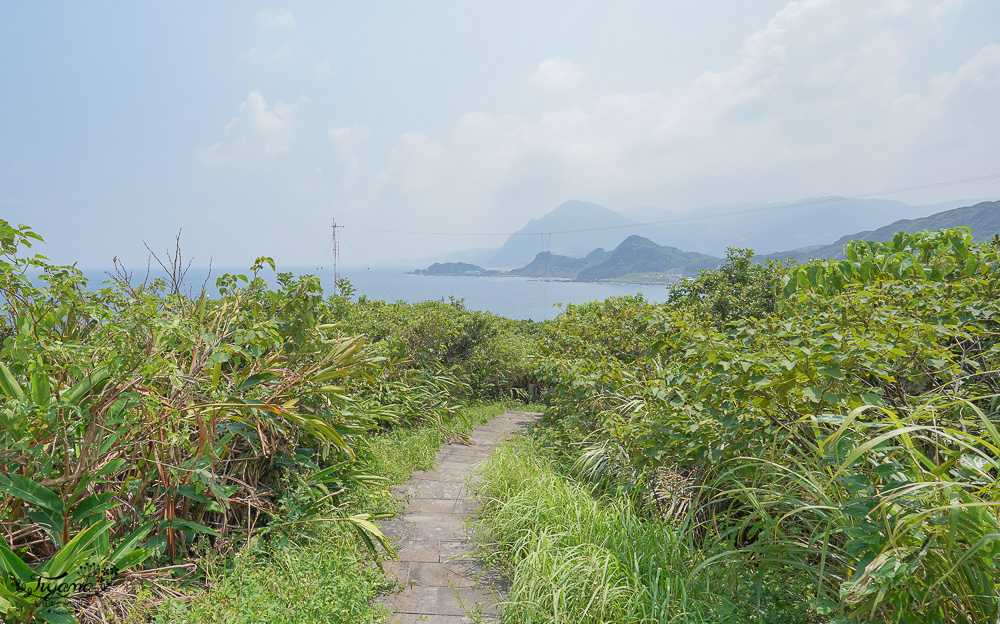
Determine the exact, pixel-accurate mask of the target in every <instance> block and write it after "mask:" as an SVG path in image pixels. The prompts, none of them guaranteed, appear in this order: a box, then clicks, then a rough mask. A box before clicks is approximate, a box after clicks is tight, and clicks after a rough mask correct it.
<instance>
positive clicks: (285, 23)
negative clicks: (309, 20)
mask: <svg viewBox="0 0 1000 624" xmlns="http://www.w3.org/2000/svg"><path fill="white" fill-rule="evenodd" d="M257 24H258V25H260V27H261V28H267V29H274V30H292V29H294V28H295V16H294V15H292V12H291V11H289V10H288V9H281V10H280V11H271V10H270V9H265V10H263V11H261V12H260V13H258V14H257Z"/></svg>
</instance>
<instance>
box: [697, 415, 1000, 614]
mask: <svg viewBox="0 0 1000 624" xmlns="http://www.w3.org/2000/svg"><path fill="white" fill-rule="evenodd" d="M941 410H952V411H959V410H961V411H964V412H965V413H966V414H967V415H968V416H969V419H968V420H967V421H966V422H965V424H964V427H963V428H964V429H966V430H976V431H978V432H980V434H981V435H978V436H977V435H973V434H972V433H969V432H967V431H965V430H963V429H955V428H949V427H944V426H935V425H933V424H927V423H929V422H933V421H932V418H931V416H932V415H933V414H934V413H938V414H940V411H941ZM866 411H872V412H874V413H875V415H866V414H865V412H866ZM862 420H864V422H862ZM827 424H828V423H827ZM806 427H807V428H809V429H812V430H813V431H812V432H811V433H812V435H803V436H798V437H796V438H794V440H795V441H794V442H793V443H791V444H787V445H784V446H783V447H782V448H781V449H780V450H779V449H774V452H773V453H772V456H771V458H761V457H740V458H734V459H732V460H729V461H727V462H725V463H723V464H722V465H720V466H719V467H718V468H717V469H716V470H715V471H714V473H713V474H710V475H709V477H708V479H707V481H706V488H705V491H706V492H707V493H708V495H706V497H705V499H704V505H703V507H702V510H710V509H712V508H714V510H715V515H714V519H713V520H714V526H717V527H720V528H721V530H720V531H718V532H716V533H714V534H713V538H714V539H717V540H718V541H719V542H721V543H723V544H727V545H729V546H730V548H729V549H727V550H725V551H724V552H722V553H719V554H717V555H715V556H714V557H711V558H709V559H708V560H706V561H705V562H704V563H703V564H702V566H709V565H711V564H713V563H714V562H716V561H726V562H727V565H732V564H733V563H734V562H739V563H741V564H742V565H743V566H745V567H747V568H753V569H756V570H763V569H771V570H774V569H791V570H796V571H797V574H798V575H800V576H802V577H805V578H812V579H813V588H812V590H811V592H810V593H811V594H812V597H813V600H812V603H813V607H814V609H815V610H816V611H817V612H818V613H820V614H824V613H844V614H847V615H848V617H850V618H852V619H856V620H857V621H880V622H897V623H900V624H909V623H913V624H916V623H917V622H949V623H951V622H962V623H976V622H996V621H997V619H998V615H1000V614H998V604H1000V603H998V599H997V588H996V583H997V564H996V557H997V555H1000V519H998V516H1000V488H998V485H997V471H998V468H1000V433H998V432H997V429H996V427H995V426H994V425H993V423H992V422H991V421H990V419H989V418H988V417H987V415H986V414H984V413H983V412H982V411H981V410H979V409H978V408H976V407H975V406H974V405H973V404H972V403H970V402H959V403H957V404H954V403H953V404H951V405H949V404H942V403H941V402H934V403H930V404H925V405H922V406H919V407H916V408H914V409H912V410H910V411H902V410H889V409H885V408H883V409H881V410H875V409H873V408H865V407H862V408H858V409H855V410H854V411H852V412H851V413H850V414H849V415H848V416H847V417H846V418H845V419H843V421H842V422H841V423H839V427H837V428H836V429H835V430H833V431H832V432H831V431H829V430H827V432H825V433H824V432H823V429H822V428H821V427H820V426H819V425H818V424H817V423H812V424H811V425H806ZM703 515H705V516H707V515H709V514H708V513H705V514H703Z"/></svg>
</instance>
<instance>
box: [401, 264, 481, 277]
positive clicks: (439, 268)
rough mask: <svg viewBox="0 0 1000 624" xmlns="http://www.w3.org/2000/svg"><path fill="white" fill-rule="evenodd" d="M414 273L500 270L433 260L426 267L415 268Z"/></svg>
mask: <svg viewBox="0 0 1000 624" xmlns="http://www.w3.org/2000/svg"><path fill="white" fill-rule="evenodd" d="M413 273H415V274H416V275H472V276H475V275H498V274H499V273H500V271H497V270H495V269H484V268H483V267H481V266H478V265H475V264H469V263H468V262H435V263H434V264H432V265H431V266H429V267H428V268H426V269H416V270H414V271H413Z"/></svg>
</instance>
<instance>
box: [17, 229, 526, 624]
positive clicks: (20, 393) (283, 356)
mask: <svg viewBox="0 0 1000 624" xmlns="http://www.w3.org/2000/svg"><path fill="white" fill-rule="evenodd" d="M37 240H40V238H39V236H38V235H37V234H35V233H34V232H33V231H32V230H31V229H29V228H28V227H26V226H18V227H13V226H11V225H10V224H8V223H6V222H4V221H0V319H2V320H0V339H2V348H0V392H2V395H3V403H2V407H0V464H2V465H3V471H2V474H0V573H2V580H0V614H2V618H3V620H4V621H5V622H6V621H10V622H28V621H34V620H36V619H37V620H42V621H48V622H67V621H72V619H73V612H74V610H75V611H76V613H78V614H79V613H83V612H88V613H90V612H94V613H99V614H110V613H116V612H117V613H119V615H121V614H122V613H124V612H127V609H125V610H124V611H123V610H122V609H121V608H119V607H118V606H117V603H116V602H115V601H114V600H111V599H109V596H115V595H117V596H118V597H124V598H127V599H135V598H136V596H137V595H138V594H144V595H146V598H148V599H149V600H152V602H153V603H155V602H156V598H157V597H161V598H172V597H176V596H177V595H179V594H178V593H177V591H178V590H177V589H176V583H172V580H173V579H174V578H176V577H177V576H181V575H183V574H184V573H189V572H192V571H194V570H195V569H196V568H197V569H198V570H199V571H200V572H204V569H205V568H204V567H197V566H196V565H195V564H193V563H191V561H192V557H193V556H194V555H196V554H198V553H204V552H206V549H207V551H209V552H215V553H228V552H229V551H230V550H231V549H232V548H233V547H234V546H235V545H239V544H245V545H247V546H249V545H251V544H256V543H257V541H256V540H257V538H258V537H259V538H261V539H264V538H265V537H267V536H268V535H269V533H270V534H271V537H273V539H279V538H280V536H281V535H284V534H285V533H287V532H283V531H284V530H283V529H281V530H279V529H278V527H280V526H285V524H287V522H290V521H292V522H293V524H295V523H299V524H298V526H299V527H300V528H301V527H302V526H311V525H310V524H309V523H310V522H312V521H313V520H317V519H319V518H326V519H329V520H330V522H329V523H320V524H325V525H326V526H327V527H328V528H326V529H324V530H325V531H327V534H326V538H325V539H326V541H327V543H329V542H331V541H332V542H340V541H343V540H342V539H341V537H343V535H348V536H350V539H351V541H350V543H351V544H355V545H357V544H360V545H362V546H366V547H367V548H368V549H369V550H370V551H372V552H374V551H376V550H377V549H380V548H381V549H386V550H388V551H390V552H391V546H390V545H389V544H388V542H387V541H386V540H384V539H383V538H382V536H381V534H380V533H379V532H378V530H377V528H376V527H375V525H374V524H372V522H371V520H372V519H373V517H372V515H371V514H370V512H369V511H364V509H376V510H377V509H378V508H379V505H372V504H367V505H361V504H360V503H359V502H358V501H359V498H358V497H359V496H360V497H363V496H364V495H365V494H364V493H365V492H367V491H368V490H366V489H365V488H366V487H369V486H370V485H371V484H373V483H378V482H383V481H385V477H386V476H387V475H385V474H384V471H376V472H375V473H374V474H373V473H371V472H369V471H368V470H366V466H368V467H370V465H371V463H372V461H374V460H373V459H372V455H371V452H370V450H371V448H372V445H373V444H375V443H376V441H377V440H378V439H379V438H378V434H380V433H382V432H386V431H390V430H395V429H398V428H400V427H405V426H407V425H410V424H413V423H419V422H425V423H427V422H429V423H431V424H433V425H434V427H433V429H434V430H435V431H439V432H440V433H441V435H442V436H445V437H447V436H452V437H454V436H461V435H463V434H462V432H461V428H462V423H461V420H460V419H456V416H457V415H459V414H460V412H459V406H460V405H462V404H470V403H473V402H476V401H480V400H485V399H497V398H503V397H510V396H511V393H512V392H513V391H514V390H515V389H516V387H517V386H518V385H519V384H523V383H524V382H526V381H527V379H528V376H529V371H528V369H527V364H526V360H527V356H528V355H529V353H530V352H531V350H532V349H533V346H532V345H533V340H532V339H531V333H532V332H533V331H534V328H533V324H531V323H521V322H515V321H510V320H507V319H503V318H499V317H495V316H493V315H490V314H487V313H483V312H475V311H470V310H466V309H465V308H464V307H463V306H462V305H461V302H459V301H451V302H444V301H437V302H433V301H432V302H425V303H421V304H413V305H410V304H386V303H384V302H379V301H368V300H366V299H364V298H361V299H360V300H358V301H352V294H353V293H352V292H351V288H350V284H347V283H343V284H341V293H340V294H338V295H336V296H332V297H324V296H323V293H322V291H321V289H320V286H319V280H318V278H316V277H312V276H303V277H298V278H296V277H293V276H292V275H291V274H286V273H279V274H277V276H276V277H275V278H274V280H275V283H276V287H274V288H273V289H272V288H271V287H269V285H268V283H267V282H266V281H265V280H264V279H263V277H262V274H263V273H264V272H265V271H268V270H273V269H274V265H273V262H272V261H271V260H270V259H268V258H260V259H258V261H257V262H256V263H255V264H254V265H253V267H252V268H251V273H249V274H248V275H229V274H227V275H223V276H222V277H220V278H218V280H217V282H216V285H217V290H218V294H217V295H211V296H210V295H209V294H208V293H207V292H205V291H204V290H202V291H201V292H196V293H194V294H193V295H192V294H190V293H188V292H185V288H186V287H185V285H184V283H183V281H182V278H183V266H182V265H181V263H180V256H179V252H178V254H177V256H175V258H174V259H173V262H172V263H168V264H169V265H170V266H166V267H165V268H166V269H167V270H168V271H167V272H168V277H167V279H164V280H155V281H143V282H141V283H139V282H137V281H136V280H133V279H132V278H131V276H130V275H128V274H127V273H126V272H125V271H124V270H121V269H119V270H118V271H117V273H116V274H115V275H113V276H110V279H109V280H108V281H107V282H105V283H104V284H103V285H101V286H100V287H98V288H91V289H88V287H87V286H88V285H87V284H86V280H85V278H84V277H83V275H82V273H81V272H80V271H79V270H77V269H76V268H74V267H67V266H55V265H52V264H51V263H49V262H48V261H47V260H46V259H45V258H43V257H41V256H38V255H31V254H30V249H29V248H30V246H31V243H32V242H33V241H37ZM381 507H383V508H384V507H386V505H385V504H382V505H381ZM390 507H391V506H390ZM388 511H391V509H388ZM283 523H284V524H283ZM303 523H305V524H303ZM331 531H332V532H333V534H330V533H329V532H331ZM345 531H347V533H345ZM334 534H335V535H334ZM338 535H339V536H341V537H337V536H338ZM271 537H269V538H267V539H271ZM317 539H319V538H317ZM279 541H280V540H279ZM260 548H261V549H263V551H264V552H270V551H268V548H270V547H269V546H261V547H260ZM248 552H249V551H248ZM330 552H331V553H332V554H331V555H330V557H331V558H329V559H324V560H322V561H321V560H319V559H317V560H316V562H315V564H316V565H317V566H319V567H320V568H319V569H330V566H332V565H334V563H336V562H337V561H340V560H341V559H343V558H344V557H348V559H350V558H351V557H354V559H355V560H356V559H357V556H358V555H359V553H360V554H361V556H363V552H362V551H361V550H359V549H358V548H357V547H356V546H348V547H346V550H344V548H340V550H335V551H330ZM247 556H249V557H251V558H253V555H252V554H250V555H247ZM316 556H317V557H322V553H318V554H317V555H316ZM271 559H272V561H277V560H276V559H274V557H271ZM338 565H339V564H338ZM363 568H364V566H358V565H355V566H354V567H351V566H348V567H347V568H344V567H343V566H340V567H339V568H338V569H344V570H347V569H351V570H354V571H353V572H351V574H353V575H354V576H355V577H357V578H360V576H359V575H363V574H367V572H365V571H364V569H363ZM236 569H243V568H239V567H238V566H237V568H236ZM247 574H250V575H251V576H253V575H257V576H260V575H261V574H264V575H265V576H266V573H263V572H261V570H256V571H252V572H247ZM144 581H149V583H146V584H145V585H144V584H143V582H144ZM255 582H256V581H255ZM331 582H333V583H335V584H337V583H339V584H340V585H341V590H345V588H346V591H348V594H349V595H350V594H359V592H354V591H353V590H351V589H350V586H351V583H352V582H353V581H350V579H341V580H339V581H331ZM150 583H151V584H150ZM330 591H331V592H333V593H334V594H336V593H337V591H340V590H336V591H335V589H331V590H330ZM116 592H117V593H116ZM150 593H151V594H152V595H150ZM341 593H342V592H341ZM360 593H361V594H363V592H360ZM102 596H104V598H103V599H102ZM358 598H359V596H358V595H355V596H353V599H355V600H357V599H358ZM360 599H361V603H362V604H364V598H363V597H361V598H360ZM147 602H148V601H147ZM88 610H89V611H88ZM350 612H351V613H354V611H350ZM355 615H357V614H355ZM95 617H97V616H95ZM103 617H104V615H100V616H99V619H100V618H103ZM343 620H344V621H352V620H351V618H350V617H347V615H345V616H344V618H343Z"/></svg>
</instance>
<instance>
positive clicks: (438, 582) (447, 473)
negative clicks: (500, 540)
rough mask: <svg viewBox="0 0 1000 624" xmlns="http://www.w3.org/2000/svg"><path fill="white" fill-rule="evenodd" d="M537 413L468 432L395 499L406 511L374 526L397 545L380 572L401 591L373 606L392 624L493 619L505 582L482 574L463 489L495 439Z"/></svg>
mask: <svg viewBox="0 0 1000 624" xmlns="http://www.w3.org/2000/svg"><path fill="white" fill-rule="evenodd" d="M537 416H538V414H535V413H533V412H505V413H503V414H501V415H500V416H497V417H496V418H494V419H493V420H491V421H490V422H489V424H488V425H476V426H475V427H473V432H472V435H471V436H470V439H469V441H470V442H471V443H472V444H471V445H469V444H462V443H457V442H456V443H452V444H446V445H443V446H442V447H441V449H440V450H439V452H438V459H437V470H419V471H416V472H414V473H413V474H412V475H411V477H410V480H409V481H407V482H406V483H404V484H403V485H397V486H394V487H393V488H392V491H393V494H395V495H396V496H397V497H399V498H401V499H404V500H406V501H407V507H406V511H404V512H403V513H401V514H400V515H399V516H397V518H396V519H394V520H386V521H382V522H380V523H379V525H380V527H381V529H382V531H383V533H385V534H386V535H387V536H388V537H389V538H390V539H392V540H393V542H394V543H395V544H396V545H397V552H398V553H399V560H398V561H391V562H388V563H387V564H386V572H387V573H388V575H389V577H390V579H394V580H395V582H396V583H397V584H398V587H399V588H400V591H398V592H396V593H393V594H390V595H388V596H383V597H381V598H380V599H379V600H380V602H382V603H383V604H385V605H387V606H388V607H389V608H391V609H392V611H393V618H394V619H391V620H390V621H391V622H394V623H395V624H415V623H416V622H424V623H426V624H469V623H472V622H495V621H499V616H498V615H497V606H496V605H497V602H498V601H499V600H500V598H501V596H502V595H503V593H504V589H505V580H504V579H503V578H502V576H500V575H499V574H497V573H496V572H493V571H490V570H484V569H483V566H482V563H481V562H480V561H479V559H478V558H477V557H476V556H475V545H474V544H473V543H472V541H471V539H470V537H471V536H470V535H469V528H468V527H467V525H466V520H467V519H468V518H469V517H470V516H471V515H472V514H473V513H475V511H476V506H475V501H474V500H472V498H471V492H470V491H469V487H468V485H467V484H468V483H469V482H470V481H471V479H470V477H471V475H472V472H473V471H474V470H475V468H476V467H477V466H478V465H479V464H480V463H482V462H483V461H485V459H486V456H487V455H488V454H489V451H490V450H492V449H493V448H494V447H495V446H496V445H497V444H498V443H499V442H500V441H501V440H503V439H504V438H506V437H509V436H510V435H512V434H513V433H514V432H516V431H519V430H523V429H525V428H527V427H528V426H529V425H530V424H532V423H533V422H534V420H535V418H537Z"/></svg>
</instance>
